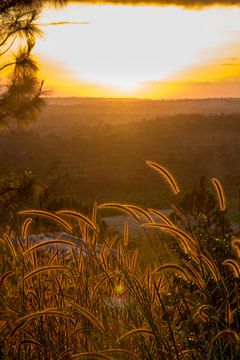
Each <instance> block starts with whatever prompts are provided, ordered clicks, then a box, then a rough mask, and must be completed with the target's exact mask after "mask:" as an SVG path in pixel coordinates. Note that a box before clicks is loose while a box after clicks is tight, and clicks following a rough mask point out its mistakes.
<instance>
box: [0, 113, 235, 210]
mask: <svg viewBox="0 0 240 360" xmlns="http://www.w3.org/2000/svg"><path fill="white" fill-rule="evenodd" d="M62 117H64V119H63V118H59V119H58V121H59V124H63V123H66V126H67V130H66V131H64V127H61V129H60V130H59V129H56V131H54V123H55V122H56V121H57V115H55V116H49V118H48V123H47V124H46V121H45V125H44V127H45V131H40V130H38V131H37V130H36V129H32V130H29V131H26V132H22V133H15V134H5V135H4V134H2V135H1V137H0V146H1V154H0V166H1V173H2V174H7V173H8V172H11V171H22V170H25V169H27V170H31V171H32V172H33V173H34V174H36V176H37V177H39V178H40V179H41V180H42V181H43V182H45V183H49V182H51V183H54V181H55V182H56V184H58V185H56V186H53V190H54V197H55V198H57V197H63V195H64V196H65V195H66V194H70V196H73V197H76V198H79V199H81V200H83V201H85V202H92V201H94V200H97V201H98V202H100V201H109V200H110V201H118V202H124V203H126V202H130V203H137V204H139V205H141V206H148V207H149V206H155V207H157V208H163V207H166V206H167V204H169V202H171V201H172V195H171V193H170V190H169V189H168V188H167V187H166V185H165V184H164V182H163V180H162V178H161V177H160V176H159V175H158V174H157V173H155V172H153V171H151V170H150V169H149V168H148V167H147V166H146V164H145V161H146V160H153V161H156V162H158V163H160V164H162V165H164V166H166V168H168V169H169V170H171V172H172V173H173V174H174V175H175V177H176V178H177V179H178V182H179V184H180V186H182V189H183V190H184V189H188V188H189V187H192V186H194V185H195V184H196V182H197V179H198V178H199V177H200V176H202V175H205V176H206V177H209V178H210V177H213V176H214V177H217V178H219V179H220V180H221V182H222V184H223V186H224V188H225V190H226V194H227V198H228V200H229V204H230V205H231V210H232V212H233V213H234V214H235V215H236V214H237V212H238V209H239V193H240V166H239V155H240V141H239V137H240V115H238V114H225V115H224V114H217V115H199V114H193V115H176V116H168V117H164V116H161V117H156V118H153V119H152V120H148V121H144V120H140V121H138V122H126V123H119V124H116V123H115V119H114V117H113V118H112V122H111V123H109V122H105V121H102V122H95V123H94V118H93V122H91V121H86V119H84V117H83V118H81V119H79V124H78V125H77V124H76V123H74V125H73V124H72V121H73V120H72V116H70V115H69V114H68V115H67V113H66V114H64V113H62ZM70 124H71V125H72V126H70ZM38 127H39V128H40V127H41V123H40V120H39V124H38ZM47 130H49V131H47ZM50 130H51V131H50Z"/></svg>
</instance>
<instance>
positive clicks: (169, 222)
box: [148, 209, 175, 226]
mask: <svg viewBox="0 0 240 360" xmlns="http://www.w3.org/2000/svg"><path fill="white" fill-rule="evenodd" d="M148 211H150V212H151V213H153V214H155V215H157V216H158V217H159V218H160V219H161V220H162V221H163V222H165V223H166V224H167V225H169V226H175V225H174V224H173V223H172V221H171V220H170V219H169V218H168V217H167V216H166V215H164V214H163V213H162V212H161V211H159V210H154V209H148Z"/></svg>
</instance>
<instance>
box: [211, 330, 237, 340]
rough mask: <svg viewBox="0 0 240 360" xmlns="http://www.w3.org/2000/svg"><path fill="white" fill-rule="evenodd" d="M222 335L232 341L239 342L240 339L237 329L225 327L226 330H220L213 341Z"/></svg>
mask: <svg viewBox="0 0 240 360" xmlns="http://www.w3.org/2000/svg"><path fill="white" fill-rule="evenodd" d="M220 337H225V338H228V339H230V340H231V341H233V342H237V343H239V341H240V337H239V335H238V334H237V333H236V331H233V330H230V329H225V330H222V331H219V332H218V334H217V335H216V336H215V337H214V339H213V342H214V341H215V340H217V339H219V338H220Z"/></svg>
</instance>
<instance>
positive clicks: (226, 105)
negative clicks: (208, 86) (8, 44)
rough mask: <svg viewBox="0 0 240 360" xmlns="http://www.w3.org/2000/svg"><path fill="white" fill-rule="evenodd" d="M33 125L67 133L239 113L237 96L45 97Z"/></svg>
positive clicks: (42, 130)
mask: <svg viewBox="0 0 240 360" xmlns="http://www.w3.org/2000/svg"><path fill="white" fill-rule="evenodd" d="M46 102H47V106H46V107H45V109H44V111H43V113H42V114H41V116H40V118H39V121H37V122H36V123H35V124H34V125H33V127H34V128H35V129H39V130H41V132H46V133H49V132H50V133H52V132H55V133H56V134H58V133H62V132H64V133H69V131H70V132H71V129H72V127H75V128H78V127H80V128H82V126H85V125H86V124H88V125H93V126H96V125H99V124H101V125H102V124H112V125H115V124H119V123H128V122H136V121H141V120H149V119H152V118H156V117H165V116H169V115H170V116H171V115H177V114H203V115H208V114H233V113H234V114H240V98H229V99H194V100H191V99H186V100H141V99H128V98H126V99H124V98H120V99H106V98H77V97H76V98H47V99H46Z"/></svg>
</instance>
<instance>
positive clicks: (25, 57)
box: [0, 0, 66, 128]
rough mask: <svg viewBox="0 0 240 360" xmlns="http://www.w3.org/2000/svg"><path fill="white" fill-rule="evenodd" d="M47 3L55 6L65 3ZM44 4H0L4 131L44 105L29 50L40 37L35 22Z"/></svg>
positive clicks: (9, 0) (35, 0) (22, 0)
mask: <svg viewBox="0 0 240 360" xmlns="http://www.w3.org/2000/svg"><path fill="white" fill-rule="evenodd" d="M49 3H51V4H53V5H55V6H57V5H64V4H65V3H66V1H64V0H53V1H50V2H48V4H49ZM45 4H46V1H44V0H30V1H29V0H28V1H26V0H2V1H1V2H0V125H4V126H7V127H8V128H11V127H16V126H17V127H20V126H23V125H25V124H27V123H28V122H30V121H33V120H34V119H35V118H36V115H37V114H38V112H39V111H40V109H41V107H42V105H43V104H44V100H43V98H42V96H41V95H42V94H43V81H42V80H40V79H39V78H38V65H37V62H36V60H35V59H34V58H33V56H32V50H33V48H34V46H35V43H36V39H37V38H38V37H39V36H42V35H43V34H42V31H41V30H40V29H39V27H38V26H37V24H36V20H37V19H38V17H39V15H40V13H41V11H42V9H43V7H44V5H45ZM16 45H18V50H17V51H16V50H15V49H16ZM7 70H8V71H7ZM6 71H7V74H8V76H7V80H6ZM3 73H4V75H3Z"/></svg>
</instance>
